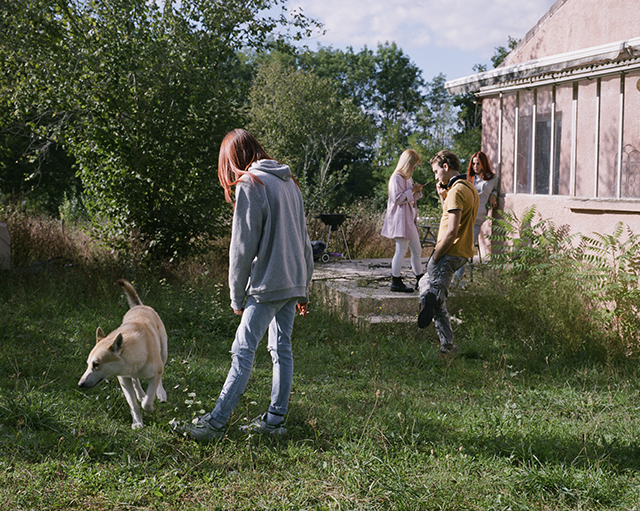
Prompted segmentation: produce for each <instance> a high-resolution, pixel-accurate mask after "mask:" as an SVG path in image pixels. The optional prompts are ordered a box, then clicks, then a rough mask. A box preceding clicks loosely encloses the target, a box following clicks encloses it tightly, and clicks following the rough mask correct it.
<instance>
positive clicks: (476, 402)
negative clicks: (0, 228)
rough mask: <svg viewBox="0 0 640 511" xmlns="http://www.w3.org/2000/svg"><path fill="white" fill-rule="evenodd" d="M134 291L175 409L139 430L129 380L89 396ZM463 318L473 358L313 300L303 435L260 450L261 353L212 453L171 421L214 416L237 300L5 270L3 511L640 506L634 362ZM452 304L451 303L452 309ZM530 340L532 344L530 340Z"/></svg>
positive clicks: (301, 325)
mask: <svg viewBox="0 0 640 511" xmlns="http://www.w3.org/2000/svg"><path fill="white" fill-rule="evenodd" d="M120 276H125V277H127V278H129V279H130V280H132V281H133V283H134V285H135V286H136V288H137V290H138V293H139V294H140V297H141V298H142V300H143V302H145V304H147V305H151V306H152V307H154V308H155V309H156V310H157V311H158V313H159V314H160V316H161V317H162V319H163V321H164V323H165V325H166V328H167V332H168V335H169V362H168V364H167V366H166V368H165V376H164V387H165V389H166V390H167V393H168V402H167V403H166V404H157V407H156V411H155V412H154V413H152V414H149V413H144V414H143V416H144V421H145V427H144V428H143V429H142V430H135V431H134V430H132V429H131V426H130V425H131V416H130V413H129V409H128V407H127V405H126V402H125V400H124V396H123V395H122V392H121V391H120V388H119V385H118V384H117V381H116V380H113V381H109V382H105V383H102V384H101V385H100V386H98V387H97V388H94V389H91V390H82V389H80V388H78V387H77V382H78V380H79V378H80V376H81V375H82V373H83V372H84V369H85V364H86V363H85V360H86V357H87V355H88V353H89V351H90V349H91V347H92V346H93V344H94V342H95V341H94V340H95V329H96V327H97V326H101V327H102V328H103V329H104V330H105V331H107V332H108V331H110V330H112V329H114V328H115V327H117V326H118V325H119V323H120V320H121V318H122V316H123V314H124V313H125V311H126V310H127V305H126V301H125V299H124V297H123V296H122V295H121V293H120V290H119V288H118V287H117V286H116V285H115V280H116V279H117V278H118V277H120ZM475 300H476V298H475V297H474V295H473V294H472V291H468V294H467V295H465V294H463V295H460V296H459V297H458V301H457V302H455V300H454V302H455V304H454V305H455V310H458V309H460V310H461V311H462V312H461V313H460V314H461V315H462V316H463V319H464V321H463V322H462V323H461V324H460V325H459V326H457V327H456V341H457V343H458V345H459V348H460V353H459V356H458V357H457V358H456V359H454V360H451V361H443V360H440V359H439V358H438V356H437V351H436V346H437V341H436V335H435V331H434V330H433V326H431V327H429V328H428V329H426V330H425V331H421V330H418V329H417V328H416V327H415V325H394V326H387V327H381V328H380V329H377V330H375V331H358V330H356V329H355V328H354V327H353V326H351V325H349V324H345V323H342V322H340V321H338V320H337V319H336V318H334V317H332V316H331V315H329V314H327V313H326V312H324V311H322V310H321V308H320V307H319V306H318V304H315V303H312V306H311V309H312V310H311V313H310V314H309V315H308V317H307V318H297V319H296V326H295V330H294V340H293V344H294V357H295V376H294V387H293V393H292V396H291V405H290V412H289V415H288V417H287V425H288V430H289V434H288V435H287V436H286V437H285V438H282V439H278V440H274V439H268V438H262V437H259V436H247V435H244V434H241V433H240V432H239V431H238V428H237V426H238V425H240V424H242V423H244V422H245V421H246V420H247V419H250V418H252V417H254V416H255V415H258V414H259V413H262V412H263V411H265V409H266V407H267V405H268V396H269V393H270V381H271V361H270V357H269V356H268V354H267V352H266V348H265V346H264V345H262V346H261V347H260V349H259V352H258V358H257V361H256V365H255V369H254V372H253V375H252V379H251V381H250V384H249V388H248V390H247V393H246V394H245V396H244V397H243V399H242V400H241V402H240V405H239V406H238V408H237V409H236V411H235V413H234V415H233V416H232V419H231V421H230V427H229V431H228V434H227V437H226V438H225V439H224V440H223V441H221V442H219V443H215V444H209V445H199V444H196V443H193V442H191V441H189V440H187V439H185V438H182V437H179V436H176V435H174V434H173V433H172V432H171V431H170V429H169V427H168V423H169V421H170V420H171V419H173V418H177V419H188V418H190V417H192V416H194V415H199V414H200V413H201V410H206V411H209V410H211V408H212V407H213V404H214V401H215V399H216V398H217V396H218V393H219V391H220V388H221V386H222V383H223V381H224V379H225V376H226V373H227V370H228V367H229V363H230V355H229V353H228V351H229V348H230V346H231V342H232V339H233V334H234V331H235V328H236V326H237V321H238V319H237V318H236V317H235V316H234V315H233V314H232V311H231V309H230V307H229V302H228V297H227V296H226V292H225V289H224V287H223V286H222V285H220V284H216V283H215V281H214V280H213V279H210V281H209V280H208V279H207V277H206V276H204V277H203V278H200V279H196V281H194V282H190V283H185V282H183V281H180V280H177V279H173V280H172V279H169V281H167V280H164V279H160V278H158V277H154V276H148V275H147V276H144V275H140V276H138V277H137V278H136V277H135V276H132V275H126V274H124V275H116V274H111V273H110V272H101V271H95V272H92V271H89V270H86V269H83V268H76V267H69V268H59V269H55V270H52V271H43V272H41V273H28V272H15V271H14V272H11V273H9V272H3V273H0V483H1V484H0V502H2V503H3V504H0V507H2V509H7V510H9V509H11V510H26V509H34V510H49V509H64V510H99V509H100V510H178V509H179V510H191V509H194V510H195V509H274V510H278V509H281V510H285V509H286V510H289V509H291V510H302V509H314V510H322V509H340V510H347V509H350V510H351V509H354V510H355V509H363V510H364V509H402V510H409V509H416V510H417V509H421V510H422V509H427V510H431V509H433V510H461V509H477V510H519V509H523V510H524V509H527V510H529V509H540V510H553V509H579V510H584V509H638V508H640V491H639V490H640V488H639V479H638V476H639V474H640V472H639V471H640V443H639V441H638V432H639V431H640V418H639V405H640V396H639V390H640V385H639V380H638V369H637V364H636V361H635V360H630V361H627V362H623V363H615V364H614V363H604V362H599V361H597V360H593V359H590V358H589V357H581V356H578V355H577V356H572V357H569V356H563V355H559V354H557V353H554V352H551V351H549V352H548V353H545V352H544V348H541V349H538V350H536V349H532V348H527V347H526V346H527V343H526V342H517V343H516V342H513V341H514V339H512V338H511V337H510V334H509V331H508V330H506V331H501V332H500V336H501V338H499V339H497V338H496V337H495V336H494V335H491V332H488V331H486V329H494V330H495V329H496V326H495V325H494V324H493V323H491V322H490V321H473V319H472V316H473V314H476V313H477V309H476V308H474V305H473V304H474V302H475ZM453 309H454V307H452V310H453ZM516 335H517V336H522V335H526V334H525V333H523V332H517V333H515V332H514V333H513V336H516Z"/></svg>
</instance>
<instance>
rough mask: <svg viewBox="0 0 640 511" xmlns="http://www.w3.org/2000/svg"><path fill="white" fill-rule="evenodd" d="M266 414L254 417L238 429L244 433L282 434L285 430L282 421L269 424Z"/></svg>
mask: <svg viewBox="0 0 640 511" xmlns="http://www.w3.org/2000/svg"><path fill="white" fill-rule="evenodd" d="M266 418H267V414H266V413H263V414H262V415H259V416H258V417H255V418H254V419H253V420H252V421H251V422H250V423H249V424H247V425H246V426H240V431H242V432H244V433H260V434H261V435H273V436H279V435H284V434H285V433H286V432H287V428H285V424H284V422H281V423H280V424H269V423H268V422H267V420H266Z"/></svg>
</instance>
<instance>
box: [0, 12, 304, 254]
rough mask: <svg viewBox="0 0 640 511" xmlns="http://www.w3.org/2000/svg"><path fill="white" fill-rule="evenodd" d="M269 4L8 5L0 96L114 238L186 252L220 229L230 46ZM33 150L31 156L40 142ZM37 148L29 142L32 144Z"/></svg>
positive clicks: (246, 42)
mask: <svg viewBox="0 0 640 511" xmlns="http://www.w3.org/2000/svg"><path fill="white" fill-rule="evenodd" d="M282 3H283V1H281V0H226V1H225V2H211V1H206V0H182V1H181V2H178V3H174V2H164V3H162V4H159V3H156V2H148V1H146V0H108V1H107V0H92V1H84V0H14V1H13V2H3V9H2V11H1V12H0V29H1V30H2V34H1V35H2V37H0V54H1V55H2V57H3V59H2V61H3V65H2V66H3V67H2V74H1V77H0V80H1V82H0V83H1V85H0V86H1V87H2V90H3V93H4V94H3V98H4V101H6V103H7V104H8V105H10V107H11V109H12V110H13V111H14V112H15V115H16V117H18V118H20V119H28V120H29V123H28V126H29V128H30V129H31V130H32V131H33V132H34V133H36V134H37V136H38V138H39V139H40V140H42V141H47V142H48V141H58V142H60V143H63V144H64V145H65V147H66V148H68V152H69V153H70V154H71V155H73V157H74V158H75V160H76V162H77V166H78V171H79V175H80V176H81V178H82V182H83V184H84V187H85V189H86V192H87V195H88V202H87V205H88V207H89V210H90V212H91V213H92V216H93V218H94V219H95V220H96V226H97V227H98V228H99V229H100V232H101V233H102V234H103V235H104V236H105V237H106V238H107V239H108V240H109V241H110V242H111V243H112V244H113V245H115V246H119V247H122V246H125V244H127V243H130V242H131V240H132V239H133V238H134V237H137V240H138V241H139V242H140V243H141V245H142V246H143V247H146V249H147V251H148V253H149V255H152V256H154V257H159V258H164V257H173V256H177V255H182V254H186V253H189V252H190V251H191V250H193V249H194V248H197V247H198V246H199V245H201V244H203V243H204V242H206V241H207V240H208V239H210V238H211V237H213V236H215V235H216V234H217V233H219V232H220V230H221V229H222V228H223V222H221V217H222V216H223V211H224V210H223V209H222V205H223V201H222V199H221V194H220V191H219V187H218V186H217V185H216V177H215V167H216V161H217V149H218V144H219V143H220V140H221V139H222V137H223V136H224V134H225V133H226V131H228V130H229V129H231V128H233V127H236V126H237V125H238V124H241V123H242V120H243V118H242V107H243V104H244V99H245V96H246V93H247V90H248V87H249V82H248V79H247V78H248V76H249V74H248V72H247V69H246V65H245V64H244V63H243V62H241V61H240V60H239V58H238V51H239V50H240V49H241V48H244V47H253V48H261V47H263V46H264V45H265V44H267V38H268V36H269V35H270V34H272V33H273V32H274V30H276V28H277V27H278V26H282V25H284V24H287V23H289V24H290V26H293V29H294V31H295V34H294V36H302V35H303V34H304V33H305V32H306V31H307V30H308V29H309V28H310V27H312V26H313V23H312V22H310V21H309V20H307V19H306V18H305V17H304V16H302V15H300V14H298V15H294V16H293V18H292V21H291V22H287V21H286V20H285V18H284V14H282V15H280V16H277V17H272V16H267V15H265V12H266V11H267V10H268V9H270V8H273V7H277V6H281V5H282ZM46 147H47V145H46V144H42V146H41V147H40V148H39V149H40V150H45V149H46ZM36 149H38V148H36Z"/></svg>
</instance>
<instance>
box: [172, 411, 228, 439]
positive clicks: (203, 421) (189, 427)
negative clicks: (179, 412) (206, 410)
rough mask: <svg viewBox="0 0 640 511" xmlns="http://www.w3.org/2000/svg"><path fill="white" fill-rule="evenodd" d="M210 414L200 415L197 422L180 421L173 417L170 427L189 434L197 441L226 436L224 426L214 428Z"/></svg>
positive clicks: (177, 431)
mask: <svg viewBox="0 0 640 511" xmlns="http://www.w3.org/2000/svg"><path fill="white" fill-rule="evenodd" d="M210 418H211V416H210V415H209V414H206V415H203V416H202V417H199V418H198V419H197V420H196V421H195V422H180V421H177V420H175V419H173V420H172V421H171V422H169V427H170V428H171V429H172V430H173V431H175V432H176V433H179V434H182V435H184V436H187V435H189V436H190V437H191V438H192V439H193V440H195V441H196V442H210V441H212V440H220V439H221V438H223V437H224V428H214V427H213V426H212V425H211V424H210V423H209V419H210Z"/></svg>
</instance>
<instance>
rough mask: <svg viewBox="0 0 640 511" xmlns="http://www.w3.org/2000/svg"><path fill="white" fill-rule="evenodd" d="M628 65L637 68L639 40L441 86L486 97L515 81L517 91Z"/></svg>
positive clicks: (499, 68)
mask: <svg viewBox="0 0 640 511" xmlns="http://www.w3.org/2000/svg"><path fill="white" fill-rule="evenodd" d="M629 64H631V67H632V68H633V69H635V68H636V67H638V68H640V37H635V38H633V39H629V40H626V41H618V42H615V43H608V44H604V45H601V46H593V47H591V48H584V49H581V50H577V51H572V52H567V53H559V54H557V55H551V56H548V57H542V58H540V59H535V60H529V61H527V62H522V63H519V64H512V65H510V66H504V67H497V68H496V69H492V70H491V71H485V72H483V73H478V74H475V75H471V76H466V77H463V78H458V79H456V80H451V81H448V82H446V83H445V84H444V87H445V89H447V91H448V92H449V94H452V95H456V94H466V93H468V92H477V93H479V95H482V96H486V95H490V94H491V93H496V92H499V91H501V90H504V89H505V88H506V87H507V84H511V85H512V86H514V84H515V83H516V82H520V84H521V85H520V87H517V88H521V87H523V86H524V84H526V85H530V84H533V83H534V82H536V83H537V82H539V81H543V80H551V81H553V82H555V81H557V80H556V79H554V78H553V77H552V76H550V75H557V74H563V75H564V76H565V77H566V78H567V79H572V80H573V79H576V77H575V76H573V74H580V70H581V69H584V68H585V66H603V68H606V69H609V70H611V69H612V68H619V67H623V68H624V67H629ZM609 72H611V71H609ZM587 74H589V75H590V76H592V75H593V70H592V69H591V68H590V71H587Z"/></svg>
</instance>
